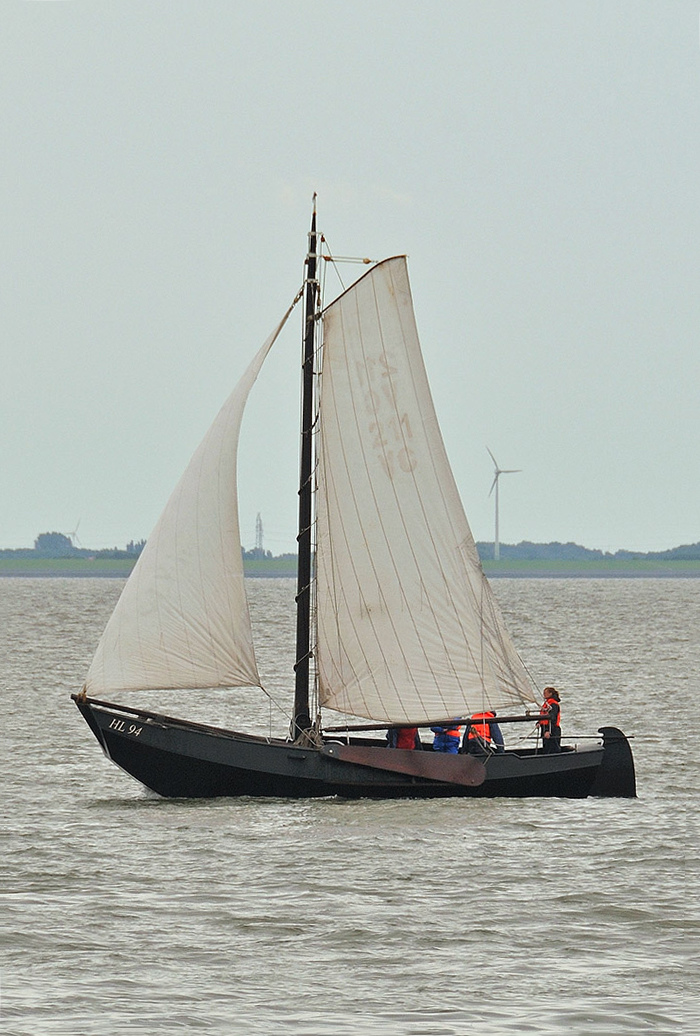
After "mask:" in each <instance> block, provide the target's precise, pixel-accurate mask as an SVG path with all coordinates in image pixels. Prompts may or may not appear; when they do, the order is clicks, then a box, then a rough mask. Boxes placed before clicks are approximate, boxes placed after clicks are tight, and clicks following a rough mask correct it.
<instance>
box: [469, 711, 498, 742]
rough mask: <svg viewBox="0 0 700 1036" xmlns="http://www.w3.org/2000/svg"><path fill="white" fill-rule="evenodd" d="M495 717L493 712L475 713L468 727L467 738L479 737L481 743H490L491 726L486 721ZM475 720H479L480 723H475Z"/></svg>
mask: <svg viewBox="0 0 700 1036" xmlns="http://www.w3.org/2000/svg"><path fill="white" fill-rule="evenodd" d="M495 715H496V713H495V712H475V713H474V715H473V716H472V718H471V725H470V727H469V737H470V738H476V737H480V738H481V740H482V741H490V740H491V725H490V723H488V722H487V721H488V720H489V719H493V718H494V716H495ZM475 720H481V721H482V722H481V723H475V722H474V721H475Z"/></svg>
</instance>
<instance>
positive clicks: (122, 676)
mask: <svg viewBox="0 0 700 1036" xmlns="http://www.w3.org/2000/svg"><path fill="white" fill-rule="evenodd" d="M289 312H291V309H290V310H289V311H288V312H287V313H286V314H285V316H284V319H283V320H282V321H281V323H280V324H279V326H278V327H277V328H276V329H275V331H274V332H273V333H272V334H271V335H270V337H269V338H268V339H267V341H266V342H265V344H264V345H263V347H262V348H261V349H260V351H259V352H258V353H257V355H256V356H255V358H254V359H253V361H252V363H251V364H250V366H249V367H248V369H247V370H246V372H245V373H244V375H243V377H242V378H241V380H240V381H239V383H238V385H237V386H236V388H235V390H234V391H233V393H232V394H231V396H230V397H229V399H228V400H227V401H226V403H224V405H223V407H222V408H221V410H220V412H219V414H218V416H217V417H216V419H215V421H214V423H213V424H212V426H211V428H210V429H209V431H208V433H207V435H206V436H205V438H204V440H203V441H202V443H201V444H200V446H199V448H198V449H197V451H196V453H195V454H194V456H193V457H192V460H191V461H190V463H189V465H188V467H187V469H186V471H185V473H184V475H183V476H182V478H181V479H180V481H179V483H178V485H177V486H176V488H175V490H174V492H173V494H172V496H171V497H170V499H169V501H168V503H167V504H166V507H165V510H164V511H163V513H162V515H161V517H160V519H159V521H158V524H157V525H156V527H155V529H154V530H153V532H152V533H151V535H150V536H149V538H148V541H147V543H146V546H145V548H144V550H143V553H142V554H141V556H140V558H139V560H138V562H137V564H136V566H135V568H134V570H133V572H132V574H131V576H130V578H129V580H128V582H127V583H126V585H125V587H124V590H123V592H122V595H121V597H120V598H119V601H118V602H117V606H116V608H115V609H114V612H113V613H112V617H111V618H110V620H109V622H108V624H107V626H106V628H105V631H104V633H103V635H102V639H101V640H100V643H99V645H98V648H97V652H96V654H95V657H94V659H93V661H92V665H91V666H90V669H89V672H88V677H87V681H86V690H87V692H88V694H92V695H95V694H106V693H109V692H112V691H116V690H143V689H148V688H152V689H160V688H171V687H172V688H174V687H177V688H198V687H237V686H255V685H259V684H260V677H259V676H258V669H257V664H256V661H255V652H254V649H253V638H252V631H251V625H250V616H249V612H248V600H247V597H246V593H245V587H244V577H243V561H242V557H241V538H240V533H239V526H238V491H237V486H236V468H237V452H238V439H239V433H240V427H241V421H242V418H243V411H244V408H245V404H246V401H247V399H248V395H249V393H250V390H251V388H252V387H253V384H254V382H255V379H256V378H257V376H258V373H259V372H260V368H261V367H262V364H263V361H264V359H265V357H266V356H267V354H268V352H269V351H270V348H271V347H272V344H273V342H274V341H275V339H276V338H277V336H278V334H279V333H280V331H281V330H282V327H283V326H284V324H285V322H286V320H287V317H288V316H289Z"/></svg>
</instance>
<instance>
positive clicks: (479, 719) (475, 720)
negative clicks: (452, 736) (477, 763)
mask: <svg viewBox="0 0 700 1036" xmlns="http://www.w3.org/2000/svg"><path fill="white" fill-rule="evenodd" d="M495 717H496V713H495V712H491V711H488V712H475V713H474V715H473V716H472V717H471V722H470V724H469V726H468V727H467V729H466V732H465V734H464V743H463V745H462V748H463V749H464V751H465V752H468V753H469V755H485V754H488V755H490V754H491V753H493V752H497V753H500V752H505V743H504V741H503V734H502V733H501V728H500V727H499V725H498V723H494V722H493V721H494V719H495Z"/></svg>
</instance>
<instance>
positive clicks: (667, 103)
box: [0, 0, 700, 553]
mask: <svg viewBox="0 0 700 1036" xmlns="http://www.w3.org/2000/svg"><path fill="white" fill-rule="evenodd" d="M699 6H700V5H698V3H696V2H692V3H691V2H685V0H659V2H654V0H601V2H596V0H570V2H567V0H552V2H547V0H530V2H524V0H512V2H508V0H476V2H469V0H460V2H454V3H453V2H442V3H436V4H432V5H429V4H427V3H424V2H420V3H419V2H411V0H400V2H394V0H353V2H352V3H348V2H334V0H324V2H323V3H321V2H317V3H304V2H293V0H291V2H290V0H286V2H267V3H266V2H259V0H258V2H256V3H255V4H250V3H248V2H246V3H242V2H241V3H239V2H236V0H197V2H196V3H193V2H190V0H188V2H185V0H149V2H148V3H143V2H141V0H138V2H128V0H118V2H116V0H112V2H106V0H102V2H100V3H88V2H78V0H73V2H71V0H67V2H51V0H46V2H31V0H29V2H15V3H6V4H3V5H2V10H1V12H0V19H1V22H2V24H1V31H0V39H1V42H0V48H1V52H0V76H1V77H2V90H1V92H0V96H1V100H0V106H1V108H0V116H1V125H0V130H1V132H2V141H3V149H2V150H3V158H2V163H1V174H0V175H1V177H2V184H3V188H2V189H3V201H2V219H3V228H2V235H1V237H0V241H1V246H0V247H1V248H2V264H1V265H2V273H1V277H2V281H1V288H2V301H1V302H0V329H1V333H2V377H1V379H0V393H1V396H0V406H1V432H0V547H22V546H31V545H32V544H33V541H34V539H35V537H36V536H37V535H38V533H40V532H43V531H50V530H57V531H61V532H65V533H70V532H72V531H73V530H74V529H75V528H76V526H77V525H78V522H80V525H79V528H78V537H79V539H80V541H81V542H82V544H84V545H85V546H90V547H96V548H97V547H108V546H113V545H119V546H123V545H124V544H126V542H127V541H128V540H131V539H140V538H141V537H147V536H148V534H149V532H150V530H151V528H152V526H153V525H154V523H155V521H156V519H157V517H158V515H159V513H160V511H161V509H162V507H163V505H164V503H165V501H166V499H167V497H168V496H169V494H170V491H171V489H172V487H173V486H174V484H175V482H176V481H177V479H178V478H179V475H180V474H181V472H182V470H183V469H184V467H185V465H186V463H187V461H188V459H189V457H190V455H191V454H192V452H193V451H194V449H195V447H196V446H197V444H198V442H199V440H200V439H201V437H202V435H203V434H204V432H205V431H206V428H207V427H208V425H209V423H210V421H211V420H212V419H213V417H214V415H215V413H216V411H217V410H218V408H219V406H220V405H221V403H222V402H223V400H224V399H225V397H226V396H227V395H228V393H229V392H230V390H231V388H232V387H233V385H234V384H235V382H236V381H237V379H238V376H239V375H240V374H241V372H242V370H243V369H244V367H245V366H246V364H247V362H248V360H249V359H250V357H251V356H252V354H253V352H254V351H255V350H256V349H257V348H258V346H259V345H260V344H261V343H262V341H263V339H264V338H265V337H266V336H267V334H268V333H269V332H270V331H271V330H272V328H273V326H274V325H275V323H276V322H277V321H278V319H279V317H280V316H281V314H282V313H283V312H284V310H285V309H286V307H287V305H288V304H289V302H290V301H291V299H292V297H293V295H294V294H295V292H296V290H297V288H298V287H299V285H300V284H301V279H302V274H303V266H302V264H303V257H304V251H305V247H306V234H307V231H308V222H309V216H310V207H311V195H312V192H313V191H314V190H316V191H318V194H319V220H320V227H321V229H322V230H323V231H324V233H325V234H326V236H327V238H328V241H329V244H330V246H331V248H332V249H333V250H334V251H335V252H337V253H338V254H342V255H367V256H371V257H372V258H375V259H379V258H383V257H385V256H387V255H394V254H397V253H407V254H408V256H409V269H410V272H411V277H412V284H413V293H414V300H415V304H416V311H417V318H418V326H419V331H420V334H421V339H422V343H423V348H424V352H425V357H426V365H427V368H428V374H429V377H430V380H431V385H432V388H433V393H434V397H435V403H436V408H437V411H438V416H439V418H440V420H441V423H442V428H443V433H444V436H445V441H446V445H447V449H448V453H449V455H450V458H451V461H452V464H453V467H454V470H455V475H456V478H457V483H458V485H459V488H460V492H461V494H462V499H463V502H464V505H465V509H466V512H467V515H468V517H469V520H470V523H471V526H472V530H473V532H474V535H475V537H476V538H477V539H484V540H488V539H492V538H493V497H491V498H489V497H488V492H489V488H490V485H491V481H492V467H493V465H492V463H491V460H490V458H489V455H488V453H487V450H486V447H487V446H488V447H490V449H491V450H492V451H493V453H494V454H495V456H496V458H497V460H498V462H499V463H500V465H501V466H502V467H504V468H521V469H522V473H521V474H517V475H508V476H503V478H502V481H501V540H502V542H518V541H520V540H524V539H527V540H534V541H538V542H540V541H550V540H562V541H569V540H573V541H576V542H578V543H582V544H584V545H586V546H589V547H599V548H603V549H606V550H616V549H618V548H621V547H625V548H631V549H637V550H656V549H664V548H667V547H672V546H675V545H678V544H681V543H689V542H695V541H697V540H698V539H700V471H699V468H700V464H699V460H700V405H699V404H700V344H699V334H698V332H699V329H700V291H699V290H698V271H699V270H700V261H699V260H700V254H699V251H700V248H699V243H698V242H699V240H700V219H699V196H700V191H699V188H700V177H699V172H698V159H699V158H700V145H699V140H700V138H699V134H698V130H699V118H698V116H699V113H700V46H699V39H698V8H699ZM356 269H357V268H352V267H350V268H347V269H346V270H345V271H344V273H343V276H344V277H345V279H346V280H348V279H350V278H351V277H352V276H353V274H354V273H355V272H356ZM328 284H329V287H332V280H331V278H330V277H329V280H328ZM291 323H292V324H293V326H290V327H289V328H288V330H287V331H286V332H285V333H284V335H283V336H282V337H281V339H280V340H279V342H278V343H277V345H276V347H275V351H274V352H273V354H272V356H271V358H270V360H269V361H268V364H267V367H268V368H269V370H266V371H265V373H264V375H263V377H262V378H261V380H260V382H259V384H258V386H256V389H255V393H254V397H253V398H252V400H251V405H250V407H249V412H248V414H247V417H246V425H245V430H244V440H243V444H242V449H243V457H242V459H241V469H242V487H241V534H242V537H243V541H244V544H245V545H246V546H248V547H250V546H253V545H254V541H255V516H256V514H257V513H258V512H260V513H261V515H262V519H263V525H264V530H265V547H266V548H267V549H270V550H272V551H273V553H280V552H282V551H287V550H293V549H295V522H296V477H297V466H298V465H297V446H296V430H297V426H298V416H297V410H298V388H297V370H298V365H299V351H300V344H299V337H300V332H299V323H300V318H293V320H292V322H291Z"/></svg>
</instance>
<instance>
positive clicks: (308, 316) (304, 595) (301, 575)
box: [290, 194, 318, 739]
mask: <svg viewBox="0 0 700 1036" xmlns="http://www.w3.org/2000/svg"><path fill="white" fill-rule="evenodd" d="M317 241H318V236H317V233H316V195H315V194H314V208H313V215H312V217H311V231H310V233H309V251H308V253H307V256H306V277H305V281H306V294H305V300H304V333H303V351H302V368H301V369H302V379H301V386H302V387H301V451H300V461H299V533H298V536H297V543H298V544H299V547H298V551H299V554H298V564H297V596H296V602H297V641H296V662H295V665H294V672H295V687H294V716H293V719H292V724H291V730H290V733H291V737H292V739H296V738H297V737H298V736H299V734H301V733H302V732H303V731H305V730H308V729H309V728H310V727H311V725H312V723H311V716H310V715H309V660H310V657H311V519H312V476H313V471H312V465H313V442H312V440H313V423H314V354H315V345H316V343H315V338H316V311H317V308H318V281H317V280H316V258H317V256H316V246H317Z"/></svg>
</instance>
